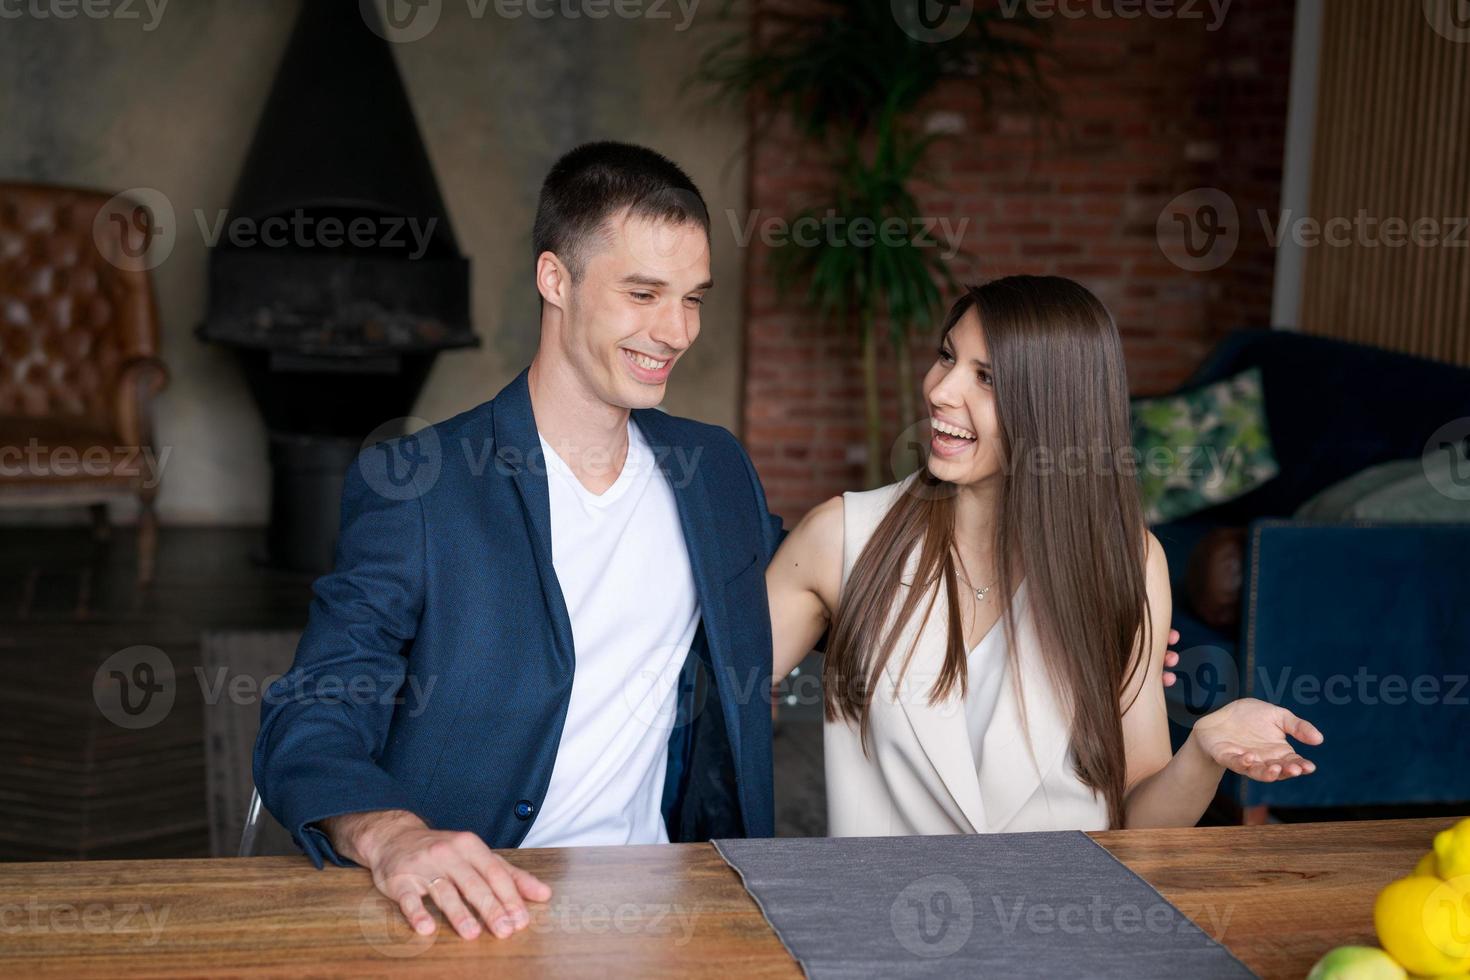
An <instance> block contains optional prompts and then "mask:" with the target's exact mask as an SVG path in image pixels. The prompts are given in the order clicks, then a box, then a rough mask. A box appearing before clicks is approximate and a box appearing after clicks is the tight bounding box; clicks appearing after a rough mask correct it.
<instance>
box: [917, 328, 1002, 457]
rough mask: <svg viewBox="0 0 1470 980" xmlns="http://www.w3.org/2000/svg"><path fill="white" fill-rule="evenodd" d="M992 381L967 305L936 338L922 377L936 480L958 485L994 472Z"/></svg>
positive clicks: (997, 443) (996, 434)
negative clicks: (934, 356) (937, 341)
mask: <svg viewBox="0 0 1470 980" xmlns="http://www.w3.org/2000/svg"><path fill="white" fill-rule="evenodd" d="M992 382H993V379H992V378H991V375H990V355H989V352H988V351H987V350H986V347H985V332H984V331H983V330H981V329H980V314H979V313H978V312H977V311H976V310H975V308H974V307H971V308H970V309H969V310H968V311H966V313H965V315H964V316H962V317H960V319H959V321H958V322H957V323H956V324H955V325H954V326H953V327H952V328H951V329H950V331H949V333H947V334H945V336H944V337H943V339H942V340H941V341H940V345H939V351H938V354H937V359H936V360H935V362H934V366H933V367H931V368H930V369H929V373H928V374H926V375H924V399H925V401H926V402H927V403H928V405H929V471H930V472H931V473H933V474H934V475H935V476H936V477H938V478H939V479H941V480H945V481H947V482H949V483H954V484H958V485H962V486H963V485H967V484H974V483H979V482H980V481H982V480H986V479H989V478H990V477H993V476H995V475H996V474H997V473H999V472H1000V469H1001V458H1002V453H1001V435H1000V422H999V420H998V419H997V417H996V413H995V389H994V387H993V383H992Z"/></svg>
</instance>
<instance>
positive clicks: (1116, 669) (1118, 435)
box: [823, 276, 1151, 827]
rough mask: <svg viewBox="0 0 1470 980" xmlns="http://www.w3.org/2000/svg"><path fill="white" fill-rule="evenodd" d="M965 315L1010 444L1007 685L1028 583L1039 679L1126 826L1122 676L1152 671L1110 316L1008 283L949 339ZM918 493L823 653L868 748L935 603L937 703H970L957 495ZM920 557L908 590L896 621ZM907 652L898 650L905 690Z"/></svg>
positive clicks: (925, 484)
mask: <svg viewBox="0 0 1470 980" xmlns="http://www.w3.org/2000/svg"><path fill="white" fill-rule="evenodd" d="M972 308H973V309H975V310H976V311H977V312H978V313H979V316H980V326H981V329H982V330H983V331H984V334H985V343H986V346H987V348H988V350H989V359H990V364H991V374H992V377H993V378H994V392H995V401H996V414H997V419H998V422H999V428H1000V434H1001V454H1000V456H1001V460H1002V466H1001V474H1000V477H999V478H1000V480H1001V481H1002V489H1001V492H1000V494H999V500H1000V507H999V512H998V513H997V514H996V517H995V525H994V528H993V529H992V533H993V534H994V536H995V537H994V542H993V547H994V551H993V554H994V555H995V558H996V566H997V567H996V576H997V582H996V585H995V588H994V594H995V595H997V596H999V601H1000V602H1001V603H1002V608H1001V618H1002V620H1003V622H1004V627H1003V628H1004V630H1005V634H1006V637H1007V640H1008V643H1007V647H1008V650H1009V654H1008V656H1009V658H1010V663H1011V666H1012V676H1013V678H1014V679H1015V681H1016V682H1017V683H1019V681H1020V674H1019V671H1017V670H1015V665H1016V650H1015V643H1014V638H1015V632H1016V630H1015V615H1014V611H1013V610H1012V608H1011V597H1012V596H1013V595H1014V594H1015V591H1016V588H1017V587H1018V585H1019V584H1020V580H1021V579H1022V578H1024V579H1025V580H1026V582H1027V592H1028V596H1029V604H1030V614H1031V616H1032V617H1033V623H1034V626H1035V629H1036V631H1037V636H1038V638H1039V640H1040V642H1041V647H1042V656H1043V662H1044V663H1045V664H1046V667H1047V671H1048V674H1049V675H1050V676H1049V677H1047V678H1045V679H1033V680H1034V681H1036V682H1049V683H1052V684H1054V685H1055V687H1056V689H1057V690H1058V691H1059V692H1060V694H1061V700H1062V703H1063V704H1064V705H1065V706H1066V707H1067V708H1068V709H1069V710H1070V715H1071V719H1072V733H1071V748H1072V752H1073V755H1074V758H1075V759H1076V767H1077V774H1078V776H1079V777H1080V778H1081V779H1082V781H1083V782H1084V783H1085V784H1086V785H1088V786H1091V787H1092V788H1093V789H1094V790H1095V791H1097V792H1098V793H1101V794H1102V796H1103V798H1104V799H1105V800H1106V802H1107V807H1108V815H1109V821H1110V823H1111V824H1112V826H1114V827H1121V826H1122V824H1123V793H1124V781H1125V774H1126V771H1127V764H1126V761H1125V759H1124V754H1123V726H1122V712H1123V709H1122V707H1121V705H1120V698H1121V697H1122V692H1123V690H1124V689H1125V687H1126V686H1127V685H1128V683H1129V681H1130V679H1131V675H1132V670H1130V667H1129V664H1130V663H1134V664H1139V663H1145V662H1146V660H1147V657H1146V651H1147V650H1148V647H1149V644H1150V643H1151V638H1150V637H1149V635H1148V633H1149V629H1148V625H1149V624H1148V598H1147V595H1146V592H1145V589H1144V551H1143V541H1144V521H1143V513H1142V509H1141V507H1140V504H1139V497H1138V487H1137V484H1136V482H1135V477H1134V471H1133V468H1132V465H1131V463H1132V456H1131V450H1132V446H1131V440H1130V434H1129V424H1128V412H1129V408H1128V384H1127V379H1126V372H1125V368H1124V363H1123V349H1122V343H1121V341H1120V340H1119V337H1118V330H1117V327H1116V326H1115V325H1114V323H1113V319H1112V317H1111V316H1110V315H1109V314H1108V311H1107V309H1106V308H1104V307H1103V305H1102V304H1101V303H1100V302H1098V300H1097V298H1096V297H1094V296H1093V295H1092V294H1091V293H1089V292H1088V291H1087V290H1086V289H1084V288H1083V287H1082V286H1080V285H1078V284H1077V283H1075V282H1072V281H1071V280H1068V279H1061V278H1057V277H1051V276H1011V277H1008V278H1004V279H998V280H995V281H993V282H990V283H987V284H985V285H983V286H978V287H976V286H972V287H970V288H969V289H968V290H967V291H966V292H965V294H964V295H963V296H961V297H960V299H959V300H958V301H957V302H956V303H955V304H954V306H953V307H952V308H951V309H950V311H949V314H948V315H947V316H946V317H945V320H944V326H943V330H942V332H941V336H942V335H943V334H947V333H948V332H949V330H950V328H952V327H953V326H954V325H955V324H956V323H958V322H959V320H960V318H961V317H963V316H964V315H965V314H966V313H967V312H969V310H970V309H972ZM916 481H917V482H915V483H914V484H913V485H912V486H911V489H910V491H909V492H907V493H903V494H901V495H900V496H899V497H898V500H897V501H896V503H895V504H894V505H893V507H892V508H891V509H890V510H889V511H888V513H887V515H885V516H884V518H883V519H882V521H881V522H880V523H879V525H878V528H877V530H876V531H874V533H873V536H872V537H871V538H870V539H869V541H868V543H867V545H866V546H865V547H864V548H863V551H862V553H861V554H860V555H859V556H858V559H857V562H856V563H855V565H854V566H853V570H852V574H851V576H850V577H849V580H848V582H847V585H846V588H845V589H844V590H843V593H842V598H841V601H840V603H839V605H838V608H837V611H836V614H835V615H834V617H833V625H832V630H831V634H830V636H829V639H828V642H827V653H826V659H825V664H824V667H823V680H824V684H823V698H824V705H825V712H826V716H827V718H828V720H832V721H835V720H838V719H846V720H850V721H856V722H857V723H858V725H859V726H860V730H861V733H862V738H863V742H864V747H865V748H866V745H867V740H868V734H869V719H870V711H869V699H870V697H871V694H872V692H874V691H877V690H879V689H880V687H879V683H878V682H879V679H880V677H881V674H882V672H883V670H884V669H885V667H886V666H887V663H888V660H889V658H890V657H891V656H893V654H894V652H895V651H894V647H895V646H896V645H897V643H898V638H899V636H900V634H901V631H902V629H903V627H904V624H906V623H908V622H909V621H910V617H912V616H913V615H914V614H915V612H916V611H917V609H918V606H919V603H920V602H921V601H922V600H923V599H924V598H925V597H926V596H927V597H928V604H927V606H926V608H925V611H924V616H925V618H926V619H927V617H928V616H929V614H930V612H932V610H933V607H934V602H935V601H936V600H937V598H938V595H939V593H940V592H941V591H942V592H943V594H944V598H945V602H946V606H947V608H948V610H949V636H948V642H947V648H946V653H945V658H944V666H943V669H942V670H941V672H940V675H939V677H938V678H937V680H936V681H935V683H934V686H933V688H932V689H931V692H930V703H931V704H932V703H937V702H939V701H942V700H944V699H945V698H948V697H950V696H959V697H963V696H964V692H965V688H966V660H967V653H966V649H965V642H964V632H963V624H962V620H961V617H960V607H959V596H960V591H959V585H958V576H957V574H956V567H955V554H956V551H955V526H954V496H955V493H956V492H957V490H958V488H957V487H955V486H954V485H952V484H948V483H944V482H943V481H941V480H939V479H937V478H936V477H935V476H934V475H933V474H932V473H930V472H929V470H928V469H927V467H926V468H924V469H922V470H921V471H920V472H919V473H918V474H917V476H916ZM915 548H917V549H919V559H918V567H917V571H916V574H915V576H914V580H913V587H912V588H909V589H908V590H906V593H905V595H904V598H903V602H902V604H901V606H900V607H899V610H898V613H897V615H896V616H893V615H892V610H893V605H894V601H895V599H896V597H897V594H898V590H899V585H900V577H901V575H902V573H903V571H904V567H905V564H906V562H907V560H908V558H909V556H910V555H911V554H912V552H913V550H914V549H915ZM936 583H937V584H938V586H939V588H935V585H936ZM916 635H917V634H916ZM1135 653H1140V654H1141V655H1140V656H1138V657H1137V658H1135V656H1134V654H1135ZM912 654H913V650H912V648H910V649H909V650H907V651H905V652H904V654H903V660H902V661H901V667H900V670H899V675H898V676H899V678H900V680H901V679H902V673H903V671H904V670H906V669H907V667H908V662H909V659H910V658H911V657H912Z"/></svg>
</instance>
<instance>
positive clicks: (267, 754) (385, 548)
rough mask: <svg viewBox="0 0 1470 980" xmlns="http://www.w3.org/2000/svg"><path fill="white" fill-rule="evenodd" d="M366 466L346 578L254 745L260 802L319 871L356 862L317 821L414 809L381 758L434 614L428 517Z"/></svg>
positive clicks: (310, 626)
mask: <svg viewBox="0 0 1470 980" xmlns="http://www.w3.org/2000/svg"><path fill="white" fill-rule="evenodd" d="M363 460H364V457H360V458H359V460H358V461H355V462H354V463H353V464H352V465H351V466H350V467H348V471H347V478H346V481H345V484H344V487H343V491H342V522H341V528H340V534H339V536H338V542H337V553H336V565H335V568H334V569H333V571H332V572H331V573H329V574H327V575H324V576H322V577H321V578H319V579H318V580H317V581H316V583H315V584H314V585H313V587H312V588H313V591H314V593H315V598H314V599H313V600H312V604H311V610H310V615H309V619H308V622H307V626H306V630H305V632H304V634H303V635H302V637H301V642H300V645H298V646H297V648H296V659H295V662H294V663H293V664H292V666H291V669H290V671H289V672H287V673H286V674H285V675H283V676H282V677H281V678H280V680H278V681H277V682H275V683H274V684H272V685H271V686H270V687H269V688H267V689H266V692H265V694H264V696H263V703H262V705H261V718H260V734H259V735H258V736H257V738H256V742H255V755H254V775H255V785H256V788H257V789H258V790H259V791H260V797H261V801H262V802H263V803H264V804H265V806H266V808H267V809H269V810H270V812H271V813H273V814H274V815H275V816H276V818H277V819H279V820H280V821H281V823H282V825H283V826H285V827H286V828H287V829H288V830H290V831H291V835H292V837H293V838H294V839H295V841H296V843H297V845H298V846H299V847H301V849H302V850H303V851H305V852H306V854H307V856H308V857H310V858H311V860H312V861H313V863H315V864H316V866H317V867H318V868H320V867H322V865H323V862H324V860H329V861H331V862H332V863H334V864H339V865H351V864H352V862H351V861H349V860H347V859H346V858H344V857H342V856H341V855H339V854H338V853H337V851H336V849H335V848H333V847H332V844H331V842H330V841H329V840H328V838H327V835H326V834H325V833H324V832H323V831H322V830H321V829H320V828H319V827H318V826H317V822H318V821H320V820H323V819H325V818H327V817H331V816H337V815H339V814H343V813H360V812H363V811H368V810H396V809H403V810H411V809H412V808H413V807H412V806H411V805H410V804H411V795H410V793H409V792H408V791H407V790H406V789H405V788H404V787H403V786H402V785H400V783H399V782H398V781H397V780H396V779H395V778H394V777H393V776H391V775H390V774H389V773H388V772H387V771H385V770H384V769H383V768H382V767H380V766H379V765H378V762H377V760H378V758H379V757H380V756H381V754H382V752H383V747H384V744H385V743H386V740H387V737H388V727H389V723H390V722H391V720H392V715H393V702H394V701H395V699H396V696H397V694H398V691H399V689H400V688H401V687H402V685H403V682H404V678H405V676H406V672H407V655H406V653H405V648H406V647H407V646H408V644H409V641H411V640H412V639H413V637H414V635H415V633H416V632H417V629H418V622H419V616H420V613H421V612H422V610H423V605H424V563H425V556H424V520H423V508H422V505H421V504H420V502H419V499H418V495H417V494H416V493H415V494H412V495H408V496H406V497H405V498H404V499H391V498H390V497H389V496H385V495H384V494H382V493H379V492H378V491H377V490H375V489H373V487H372V486H370V485H369V481H368V480H367V479H365V478H364V477H363V474H362V469H363V466H364V465H368V466H371V465H372V462H371V461H368V462H366V463H364V461H363ZM399 496H404V495H401V494H400V495H399Z"/></svg>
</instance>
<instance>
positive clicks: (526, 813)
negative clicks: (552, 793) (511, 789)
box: [516, 800, 536, 820]
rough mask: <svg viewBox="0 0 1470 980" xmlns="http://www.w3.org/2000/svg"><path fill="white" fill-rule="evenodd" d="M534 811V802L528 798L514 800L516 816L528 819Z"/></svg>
mask: <svg viewBox="0 0 1470 980" xmlns="http://www.w3.org/2000/svg"><path fill="white" fill-rule="evenodd" d="M535 813H536V804H534V803H532V802H531V801H530V800H516V817H517V818H518V819H521V820H530V819H531V817H532V816H534V815H535Z"/></svg>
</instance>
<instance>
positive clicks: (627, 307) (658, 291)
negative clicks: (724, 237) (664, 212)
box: [561, 215, 712, 408]
mask: <svg viewBox="0 0 1470 980" xmlns="http://www.w3.org/2000/svg"><path fill="white" fill-rule="evenodd" d="M606 233H607V241H606V243H597V244H594V245H593V246H592V248H591V249H590V250H589V251H590V254H589V255H588V257H587V260H586V267H585V268H584V269H583V271H582V276H581V278H579V279H578V280H577V281H576V283H574V284H573V285H572V288H571V299H570V301H569V302H568V304H567V305H566V307H565V308H564V312H565V316H564V329H563V330H562V334H561V346H562V353H563V354H564V355H565V356H566V357H567V359H568V361H569V363H570V364H571V365H572V368H573V370H574V371H576V373H577V374H578V375H579V376H580V377H581V379H582V380H583V382H585V383H586V384H587V386H588V387H589V389H590V390H592V391H593V392H595V393H596V394H597V396H598V397H599V398H600V399H601V400H602V401H604V402H606V403H607V404H609V405H616V406H618V407H619V408H652V407H654V406H655V405H657V404H658V403H659V402H661V401H663V399H664V385H665V384H666V383H667V382H668V379H669V375H670V373H671V372H672V371H673V370H674V365H675V364H676V363H677V362H678V360H679V358H680V357H681V356H682V355H683V353H684V352H685V351H686V350H688V349H689V346H690V345H691V344H693V343H694V338H695V337H698V336H699V308H700V305H701V304H702V303H703V302H704V295H705V292H706V291H707V290H708V289H709V288H710V286H711V285H712V283H711V281H710V265H709V259H710V255H709V236H708V235H706V233H705V231H704V229H703V228H702V227H700V226H699V225H698V224H694V223H682V224H674V223H672V222H667V221H655V220H649V219H644V218H628V217H626V216H625V215H615V216H614V217H612V218H610V219H609V220H608V222H607V225H606Z"/></svg>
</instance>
